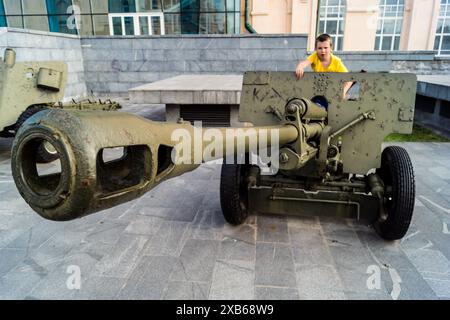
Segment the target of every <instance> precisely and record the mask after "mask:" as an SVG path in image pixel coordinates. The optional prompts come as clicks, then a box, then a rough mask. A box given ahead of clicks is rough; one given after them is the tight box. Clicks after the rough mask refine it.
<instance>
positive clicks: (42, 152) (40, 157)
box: [14, 106, 58, 163]
mask: <svg viewBox="0 0 450 320" xmlns="http://www.w3.org/2000/svg"><path fill="white" fill-rule="evenodd" d="M45 109H47V108H46V107H41V106H33V107H30V108H28V109H27V110H25V111H24V112H22V114H21V115H20V116H19V119H17V122H16V124H15V126H14V131H15V132H16V133H17V131H19V129H20V127H21V126H22V125H23V123H24V122H25V121H27V119H28V118H29V117H31V116H32V115H34V114H35V113H38V112H39V111H42V110H45ZM56 159H58V154H52V153H49V152H47V150H46V149H45V147H44V144H43V143H42V144H41V145H40V146H39V148H38V150H37V154H36V162H37V163H49V162H52V161H55V160H56Z"/></svg>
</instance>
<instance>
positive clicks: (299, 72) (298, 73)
mask: <svg viewBox="0 0 450 320" xmlns="http://www.w3.org/2000/svg"><path fill="white" fill-rule="evenodd" d="M304 73H305V69H304V68H303V66H302V64H301V63H299V64H298V65H297V68H296V69H295V75H296V76H297V79H300V78H302V77H303V74H304Z"/></svg>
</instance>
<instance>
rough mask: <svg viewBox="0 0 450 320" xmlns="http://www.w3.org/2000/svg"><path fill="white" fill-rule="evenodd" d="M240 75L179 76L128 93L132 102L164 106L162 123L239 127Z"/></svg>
mask: <svg viewBox="0 0 450 320" xmlns="http://www.w3.org/2000/svg"><path fill="white" fill-rule="evenodd" d="M242 79H243V76H242V75H211V74H209V75H180V76H176V77H172V78H168V79H164V80H160V81H155V82H152V83H149V84H145V85H142V86H139V87H135V88H132V89H130V90H128V93H129V96H130V101H131V102H132V103H146V104H149V103H150V104H165V105H166V120H167V121H171V122H175V121H177V120H178V119H179V118H183V119H184V120H189V121H194V120H202V121H203V125H204V126H243V124H242V123H240V122H239V120H238V113H239V103H240V100H241V90H242Z"/></svg>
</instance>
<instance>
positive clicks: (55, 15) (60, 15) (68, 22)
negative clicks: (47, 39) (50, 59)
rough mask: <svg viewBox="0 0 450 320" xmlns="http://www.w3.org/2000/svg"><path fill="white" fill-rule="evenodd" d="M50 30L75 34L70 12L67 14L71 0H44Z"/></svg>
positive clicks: (74, 25)
mask: <svg viewBox="0 0 450 320" xmlns="http://www.w3.org/2000/svg"><path fill="white" fill-rule="evenodd" d="M46 4H47V12H48V22H49V27H50V31H52V32H63V33H70V34H77V33H78V32H77V28H76V24H75V21H74V17H73V16H72V14H67V11H68V8H69V7H70V6H72V1H71V0H46Z"/></svg>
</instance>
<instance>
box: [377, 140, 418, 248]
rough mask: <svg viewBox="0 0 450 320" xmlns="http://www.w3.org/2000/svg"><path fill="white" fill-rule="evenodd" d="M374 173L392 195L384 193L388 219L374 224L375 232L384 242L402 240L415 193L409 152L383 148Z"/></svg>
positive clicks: (410, 217)
mask: <svg viewBox="0 0 450 320" xmlns="http://www.w3.org/2000/svg"><path fill="white" fill-rule="evenodd" d="M377 174H378V175H379V176H380V178H381V179H382V180H383V183H384V185H385V192H386V190H387V189H388V187H390V188H391V190H392V194H390V195H389V194H386V199H385V200H386V202H385V207H384V210H385V213H386V214H387V218H386V219H385V220H383V221H380V220H378V221H377V222H375V230H376V231H377V232H378V234H379V235H380V236H381V237H382V238H384V239H386V240H398V239H401V238H403V236H404V235H405V234H406V232H407V231H408V228H409V225H410V223H411V219H412V215H413V211H414V201H415V193H416V192H415V181H414V170H413V166H412V163H411V159H410V157H409V155H408V152H407V151H406V150H405V149H404V148H402V147H397V146H392V147H387V148H385V149H384V150H383V153H382V154H381V167H380V169H378V170H377ZM389 198H391V199H390V200H389Z"/></svg>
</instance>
